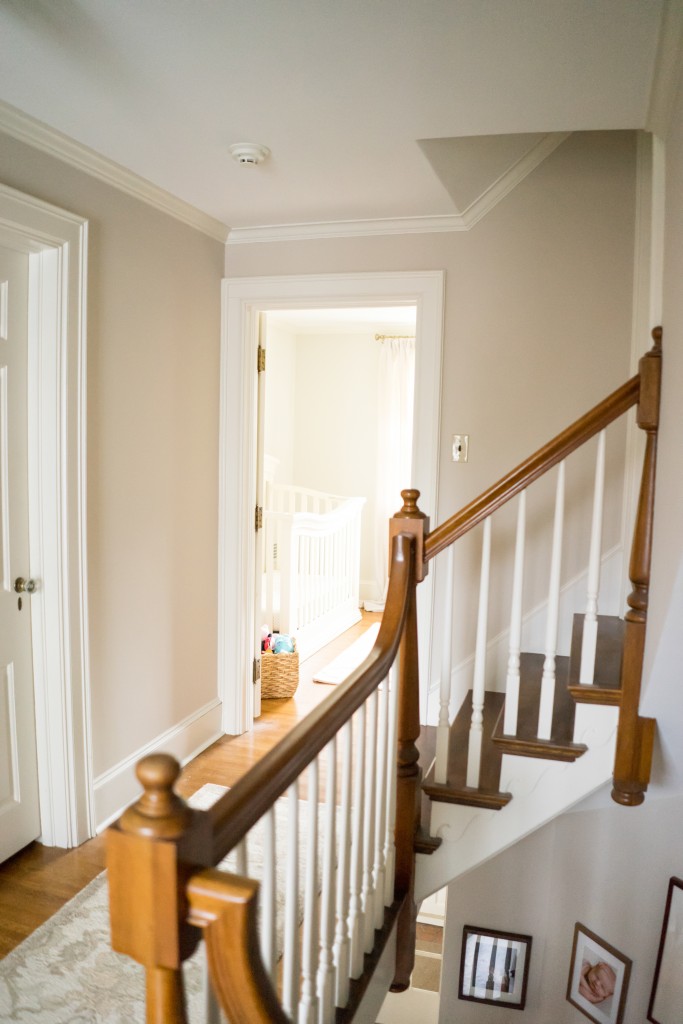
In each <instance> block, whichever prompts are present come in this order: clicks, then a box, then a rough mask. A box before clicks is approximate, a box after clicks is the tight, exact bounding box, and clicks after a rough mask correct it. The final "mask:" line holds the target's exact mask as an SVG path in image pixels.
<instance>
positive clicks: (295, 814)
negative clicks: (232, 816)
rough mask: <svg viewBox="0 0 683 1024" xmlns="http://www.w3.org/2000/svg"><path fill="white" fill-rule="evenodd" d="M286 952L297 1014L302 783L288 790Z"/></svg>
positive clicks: (291, 1009) (290, 1003)
mask: <svg viewBox="0 0 683 1024" xmlns="http://www.w3.org/2000/svg"><path fill="white" fill-rule="evenodd" d="M285 872H286V879H287V881H286V891H285V921H284V940H283V945H284V948H283V954H282V1005H283V1007H284V1010H285V1013H287V1014H288V1015H289V1016H290V1017H294V1016H295V1012H296V1008H297V1005H298V1002H299V970H300V964H299V782H298V780H297V781H296V782H293V783H292V785H291V786H290V787H289V789H288V790H287V866H286V869H285Z"/></svg>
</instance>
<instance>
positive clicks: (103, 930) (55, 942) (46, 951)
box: [0, 783, 322, 1024]
mask: <svg viewBox="0 0 683 1024" xmlns="http://www.w3.org/2000/svg"><path fill="white" fill-rule="evenodd" d="M225 791H226V787H225V786H217V785H214V784H211V783H210V784H207V785H205V786H202V787H201V789H199V790H197V792H196V793H195V794H194V795H193V796H192V797H190V799H189V800H188V803H189V804H190V805H191V806H192V807H195V808H197V809H200V810H206V809H207V808H208V807H210V806H211V805H212V804H213V803H215V802H216V800H217V799H218V798H219V797H220V796H222V794H223V793H225ZM320 824H322V823H320ZM275 830H276V837H277V838H276V888H277V921H278V927H277V945H278V948H280V949H281V948H282V918H283V903H284V899H283V894H284V890H285V865H286V841H287V804H286V801H285V800H280V801H278V802H277V803H276V805H275ZM320 841H321V840H320V839H319V842H320ZM299 844H300V846H299V853H300V861H299V880H300V883H301V882H302V880H303V878H304V865H305V856H306V849H307V845H308V844H307V827H306V813H305V808H304V806H303V805H302V803H301V802H300V805H299ZM248 854H249V862H248V864H249V866H248V871H249V876H250V877H251V878H256V879H259V878H261V877H262V874H263V825H262V824H261V823H260V822H259V823H258V824H257V825H256V826H255V827H254V828H253V829H252V831H251V833H250V834H249V843H248ZM234 866H235V855H234V853H231V854H230V855H229V856H228V857H227V858H226V859H225V861H223V862H222V864H221V865H220V867H223V868H225V869H226V870H231V869H232V870H234ZM301 914H302V897H301V893H300V894H299V915H300V918H301ZM183 970H184V974H185V991H186V995H187V1009H188V1016H189V1020H190V1024H205V1022H206V1009H205V1007H206V997H205V992H204V976H205V950H204V943H203V942H202V943H200V945H199V948H198V950H197V952H196V953H195V954H194V956H193V957H192V958H191V959H190V960H188V961H187V962H186V963H185V965H184V968H183ZM144 992H145V978H144V971H143V969H142V967H140V966H139V965H138V964H137V963H136V962H135V961H133V960H131V959H130V958H129V957H127V956H122V955H121V954H119V953H114V952H113V950H112V949H111V946H110V936H109V905H108V887H107V873H106V871H103V872H102V874H101V875H98V877H97V878H96V879H94V881H92V882H91V883H90V884H89V885H88V886H86V888H85V889H83V890H82V891H81V892H80V893H78V895H77V896H75V897H74V898H73V899H72V900H70V901H69V902H68V903H67V904H66V905H65V906H64V907H62V909H61V910H58V911H57V913H56V914H54V915H53V916H52V917H51V918H50V919H49V920H48V921H46V922H45V924H43V925H41V927H40V928H38V929H37V930H36V931H35V932H33V933H32V934H31V935H30V936H29V937H28V939H26V940H25V941H24V942H22V943H21V945H19V946H17V948H16V949H14V950H13V951H12V952H11V953H10V954H9V955H8V956H6V957H5V959H4V960H0V1022H1V1024H10V1022H11V1024H142V1022H143V1021H144V1019H145V1002H144V999H145V996H144Z"/></svg>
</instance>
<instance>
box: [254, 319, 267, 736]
mask: <svg viewBox="0 0 683 1024" xmlns="http://www.w3.org/2000/svg"><path fill="white" fill-rule="evenodd" d="M265 368H266V330H265V316H264V314H263V313H259V341H258V364H257V367H256V373H257V388H258V399H257V403H256V409H257V418H256V543H255V546H254V561H255V565H256V574H255V575H256V580H255V583H254V718H258V717H259V715H260V714H261V622H262V620H263V610H262V607H261V605H262V601H263V595H262V590H263V563H264V552H263V541H264V538H263V508H264V505H265V477H264V442H265V432H266V431H265V415H266V374H265Z"/></svg>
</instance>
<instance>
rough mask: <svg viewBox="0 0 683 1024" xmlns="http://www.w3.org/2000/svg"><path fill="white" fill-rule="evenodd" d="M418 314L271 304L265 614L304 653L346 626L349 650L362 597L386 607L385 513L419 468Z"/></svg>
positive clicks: (264, 390) (370, 607) (261, 575)
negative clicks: (415, 462)
mask: <svg viewBox="0 0 683 1024" xmlns="http://www.w3.org/2000/svg"><path fill="white" fill-rule="evenodd" d="M416 320H417V308H416V306H415V305H402V306H380V307H360V308H359V307H355V308H341V309H294V310H292V309H289V310H275V311H271V312H267V313H265V314H263V317H262V324H261V332H260V333H261V339H262V347H263V348H264V349H265V352H266V356H265V371H264V373H263V381H262V383H263V384H264V387H261V386H260V387H259V397H260V396H261V395H262V394H263V396H264V397H263V399H262V401H263V406H264V408H263V410H260V411H259V423H261V421H262V432H263V460H262V462H261V463H260V466H261V468H260V470H259V472H260V473H261V474H262V475H263V478H264V479H263V486H261V483H262V482H261V481H260V480H259V481H257V493H262V494H263V502H264V504H263V517H262V531H263V534H262V537H261V538H259V540H260V543H259V542H258V541H257V545H256V547H257V559H256V581H255V583H256V615H257V618H258V617H259V615H260V622H261V623H262V624H263V625H264V628H265V626H266V625H267V626H268V627H269V628H271V627H272V628H273V629H275V630H278V631H279V632H284V633H288V634H292V635H293V636H295V637H296V642H297V647H298V650H299V652H300V656H301V659H302V661H303V660H306V659H307V658H309V657H310V656H311V655H313V654H315V653H316V652H317V651H318V650H319V649H320V648H321V647H323V646H325V645H326V644H329V643H330V642H331V641H333V640H336V639H337V637H339V638H340V642H339V643H338V644H336V645H335V647H336V649H337V651H338V650H340V649H341V650H342V651H343V649H344V644H343V636H347V638H352V637H353V636H354V634H352V633H349V632H348V630H349V629H350V627H351V626H353V625H355V624H356V623H357V622H359V620H360V618H361V614H362V612H361V609H365V610H367V611H368V612H375V613H377V612H381V611H382V609H383V604H384V594H385V590H386V585H387V573H388V565H387V521H388V519H389V517H390V516H391V515H392V514H393V513H394V512H395V511H396V509H397V507H398V503H399V501H400V498H399V494H400V490H401V488H402V487H405V486H406V485H407V482H408V481H410V479H411V462H412V442H413V405H414V384H415V332H416ZM260 401H261V397H260ZM348 643H349V644H351V643H352V639H348ZM356 646H358V642H357V644H356ZM362 646H363V645H362V644H360V646H359V650H360V649H362ZM337 657H338V655H337ZM255 711H256V712H257V711H258V708H255Z"/></svg>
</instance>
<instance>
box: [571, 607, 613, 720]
mask: <svg viewBox="0 0 683 1024" xmlns="http://www.w3.org/2000/svg"><path fill="white" fill-rule="evenodd" d="M583 623H584V616H583V615H575V616H574V623H573V627H572V645H571V653H570V655H569V659H570V664H569V682H568V685H569V690H570V692H571V695H572V697H573V699H574V700H576V701H580V702H582V703H591V704H619V703H620V701H621V654H622V650H623V646H624V629H625V623H624V620H623V619H620V618H619V617H618V616H617V615H598V636H597V643H596V649H595V673H594V675H595V681H594V682H593V683H588V684H583V683H580V682H579V672H580V670H581V643H582V639H583Z"/></svg>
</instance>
